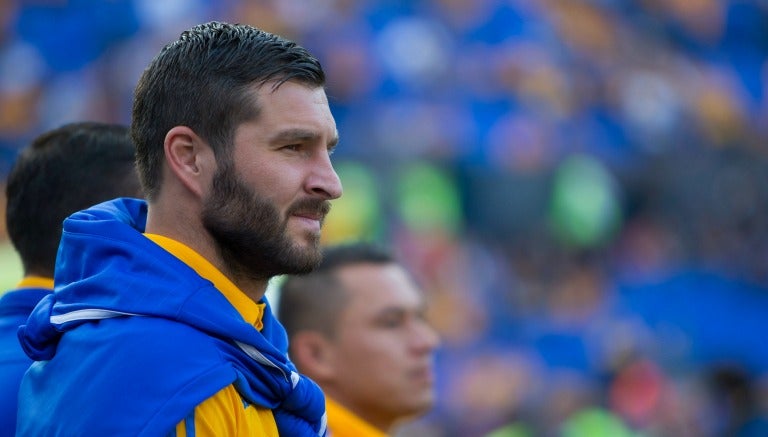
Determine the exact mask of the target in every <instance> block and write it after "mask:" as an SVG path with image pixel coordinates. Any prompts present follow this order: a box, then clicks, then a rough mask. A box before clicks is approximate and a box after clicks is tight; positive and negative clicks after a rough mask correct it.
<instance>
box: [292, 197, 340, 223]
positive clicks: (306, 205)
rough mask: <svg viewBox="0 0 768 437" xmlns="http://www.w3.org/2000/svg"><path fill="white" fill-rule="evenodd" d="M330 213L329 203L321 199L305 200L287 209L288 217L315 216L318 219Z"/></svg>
mask: <svg viewBox="0 0 768 437" xmlns="http://www.w3.org/2000/svg"><path fill="white" fill-rule="evenodd" d="M330 211H331V202H329V201H327V200H322V199H312V198H306V199H301V200H298V201H296V203H294V204H293V205H291V206H290V207H289V208H288V215H289V216H290V215H292V214H309V215H317V216H320V218H321V219H322V218H325V216H326V215H327V214H328V213H329V212H330Z"/></svg>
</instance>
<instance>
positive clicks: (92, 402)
mask: <svg viewBox="0 0 768 437" xmlns="http://www.w3.org/2000/svg"><path fill="white" fill-rule="evenodd" d="M324 83H325V73H324V72H323V70H322V67H321V66H320V63H319V62H318V61H317V59H316V58H314V57H313V56H312V55H311V54H310V53H309V52H308V51H307V50H305V49H304V48H302V47H300V46H298V45H296V44H295V43H293V42H291V41H288V40H286V39H284V38H282V37H280V36H277V35H274V34H271V33H267V32H264V31H262V30H260V29H256V28H254V27H251V26H247V25H233V24H228V23H221V22H209V23H205V24H201V25H198V26H195V27H193V28H191V29H189V30H186V31H184V32H183V33H182V34H181V36H180V37H179V39H178V40H176V41H173V42H172V43H170V44H168V45H166V46H165V47H164V48H163V49H162V50H161V52H160V53H159V54H158V55H157V56H156V57H155V58H154V60H153V61H152V62H151V63H150V65H149V66H148V67H147V69H146V70H145V71H144V73H143V75H142V77H141V79H140V80H139V83H138V85H137V87H136V93H135V99H134V105H133V118H132V124H131V135H132V138H133V140H134V144H135V145H136V162H137V170H138V173H139V177H140V179H141V184H142V188H143V191H144V194H145V195H146V198H147V202H144V201H139V200H134V199H118V200H116V201H113V202H108V203H104V204H101V205H98V206H97V207H94V208H91V209H89V210H86V211H82V212H80V213H78V214H75V215H73V216H71V217H70V218H68V219H67V220H66V221H65V222H64V235H63V237H62V242H61V246H60V250H59V257H58V261H57V266H56V287H57V291H56V293H55V295H53V296H49V297H46V298H45V299H44V300H43V301H41V303H40V304H39V305H38V306H37V307H36V309H35V311H34V312H33V314H32V316H30V318H29V320H28V322H27V324H26V325H25V326H23V327H22V328H21V330H20V334H19V337H20V340H21V342H22V346H23V347H24V348H25V351H26V352H27V353H28V354H30V356H33V357H34V358H35V359H36V360H37V362H35V363H34V364H33V365H32V366H31V367H30V369H29V370H28V371H27V373H26V374H25V375H24V378H23V380H22V383H21V387H20V389H19V413H18V417H17V418H18V421H17V428H16V431H17V434H18V435H30V436H39V435H52V434H55V435H79V434H81V433H82V432H83V431H84V430H87V432H88V434H89V435H151V436H164V435H174V434H175V435H177V436H192V435H221V436H225V435H226V436H229V435H249V436H277V435H284V436H297V437H301V436H313V437H314V436H323V435H325V429H326V427H325V402H324V398H323V393H322V392H321V390H320V388H319V387H318V386H317V385H316V384H315V383H314V382H312V381H311V380H309V379H308V378H306V377H304V376H303V375H299V374H298V373H297V372H296V371H295V367H294V366H293V364H292V363H291V362H290V361H289V360H288V358H287V356H286V353H287V344H286V335H285V332H284V331H283V328H282V326H280V324H279V323H277V322H276V321H275V320H274V317H273V315H272V313H271V310H270V307H269V305H268V302H267V300H266V299H264V293H265V291H266V288H267V284H268V282H269V279H270V278H271V277H272V276H274V275H279V274H289V273H302V272H307V271H309V270H311V269H312V268H314V267H315V266H316V265H317V264H318V263H319V261H320V256H321V251H320V229H321V224H322V221H323V219H324V217H325V215H326V214H327V212H328V210H329V208H330V203H329V200H331V199H335V198H337V197H339V196H341V193H342V188H341V182H340V181H339V178H338V176H337V175H336V172H335V170H334V169H333V165H332V164H331V160H330V155H331V152H332V151H333V148H334V147H335V146H336V144H337V142H338V132H337V131H336V123H335V120H334V118H333V116H332V115H331V112H330V108H329V106H328V99H327V97H326V94H325V90H324V87H323V86H324Z"/></svg>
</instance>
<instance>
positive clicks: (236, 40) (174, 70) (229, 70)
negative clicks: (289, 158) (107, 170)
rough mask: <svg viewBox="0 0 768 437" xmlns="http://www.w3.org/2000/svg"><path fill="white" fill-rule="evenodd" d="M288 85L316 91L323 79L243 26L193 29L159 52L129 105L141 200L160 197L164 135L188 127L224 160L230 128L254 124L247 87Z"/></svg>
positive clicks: (308, 59) (312, 63) (299, 53)
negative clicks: (295, 82)
mask: <svg viewBox="0 0 768 437" xmlns="http://www.w3.org/2000/svg"><path fill="white" fill-rule="evenodd" d="M289 80H291V81H297V82H299V83H302V84H305V85H307V86H312V87H323V86H324V85H325V73H324V72H323V69H322V67H321V65H320V62H319V61H318V60H317V59H316V58H315V57H313V56H312V55H311V54H310V53H309V52H308V51H307V50H306V49H304V48H303V47H300V46H299V45H297V44H296V43H294V42H292V41H289V40H287V39H285V38H282V37H280V36H278V35H274V34H271V33H268V32H265V31H263V30H260V29H257V28H254V27H251V26H248V25H244V24H228V23H221V22H216V21H213V22H209V23H205V24H200V25H197V26H195V27H193V28H192V29H189V30H186V31H184V32H183V33H182V34H181V36H180V37H179V39H178V40H177V41H174V42H172V43H170V44H168V45H167V46H165V47H164V48H163V49H162V50H161V51H160V53H159V54H158V55H157V56H156V57H155V59H154V60H152V62H151V63H150V64H149V66H148V67H147V69H146V70H145V71H144V74H143V75H142V76H141V79H140V80H139V83H138V85H137V87H136V92H135V96H134V104H133V123H132V126H131V135H132V136H133V141H134V142H135V143H136V152H137V153H136V163H137V167H138V171H139V177H140V179H141V183H142V186H143V188H144V193H145V195H146V197H147V199H149V200H152V199H154V198H155V196H156V195H157V193H158V191H159V189H160V184H161V182H162V181H161V174H162V172H161V168H162V167H161V163H162V162H163V159H164V153H163V142H164V140H165V135H166V134H167V132H168V131H169V130H170V129H171V128H173V127H174V126H187V127H189V128H190V129H192V130H193V131H195V133H196V134H197V135H199V136H200V137H201V138H203V139H204V140H205V141H207V142H208V143H209V145H210V146H211V148H212V149H213V152H214V154H215V156H216V158H217V159H218V158H219V157H224V158H225V159H226V158H227V157H228V156H229V153H230V152H231V149H232V147H231V143H232V139H233V136H234V131H235V129H236V128H237V126H238V125H240V124H242V123H243V122H245V121H249V120H254V119H256V117H257V116H258V113H259V108H258V102H256V100H255V97H254V93H253V91H254V89H253V88H252V87H253V86H256V87H260V86H262V85H264V84H265V83H267V82H274V88H277V87H279V86H280V85H281V84H283V83H284V82H286V81H289Z"/></svg>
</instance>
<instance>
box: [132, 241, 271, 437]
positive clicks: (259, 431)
mask: <svg viewBox="0 0 768 437" xmlns="http://www.w3.org/2000/svg"><path fill="white" fill-rule="evenodd" d="M145 235H146V236H147V238H149V239H150V240H152V241H154V242H155V243H157V245H159V246H160V247H162V248H163V249H165V250H167V251H168V252H170V253H172V254H173V255H174V256H175V257H176V258H178V259H180V260H181V261H182V262H184V264H186V265H188V266H190V267H192V269H194V270H195V272H197V274H198V275H200V276H201V277H203V278H205V279H207V280H209V281H211V283H213V286H214V287H216V288H217V289H218V290H219V291H220V292H221V293H222V294H223V295H224V297H226V298H227V300H228V301H229V303H230V304H232V306H233V307H235V309H236V310H237V311H238V312H239V313H240V316H241V317H242V318H243V320H245V321H247V322H248V323H250V324H251V325H253V326H254V327H255V328H256V329H258V330H259V331H260V330H261V329H262V328H263V324H262V316H263V315H264V308H265V307H266V305H265V304H263V303H259V304H257V303H256V302H254V301H252V300H251V299H250V298H249V297H248V296H246V295H245V293H243V292H242V291H241V290H240V289H239V288H237V286H236V285H235V284H233V283H232V281H230V280H229V279H228V278H227V277H226V276H224V275H223V274H222V273H221V272H220V271H219V270H218V269H216V267H214V266H213V264H211V263H210V262H208V260H206V259H205V258H203V257H202V256H200V255H199V254H198V253H197V252H195V251H194V250H192V249H190V248H189V247H187V246H185V245H184V244H182V243H179V242H178V241H175V240H172V239H170V238H167V237H163V236H161V235H153V234H145ZM175 434H176V436H177V437H192V436H223V435H231V436H235V435H249V436H250V435H255V436H269V437H271V436H275V437H276V436H277V435H278V433H277V425H275V418H274V416H273V415H272V410H270V409H267V408H263V407H259V406H256V405H253V404H250V403H248V402H247V401H245V400H243V398H242V396H240V394H239V393H238V392H237V389H236V388H235V386H233V385H229V386H227V387H226V388H224V389H223V390H221V391H219V392H218V393H216V394H215V395H213V396H212V397H211V398H209V399H208V400H206V401H204V402H203V403H202V404H200V405H198V406H197V407H195V410H194V412H193V413H192V414H191V415H189V416H188V417H187V418H185V419H184V420H183V421H181V422H179V424H178V425H177V426H176V431H175Z"/></svg>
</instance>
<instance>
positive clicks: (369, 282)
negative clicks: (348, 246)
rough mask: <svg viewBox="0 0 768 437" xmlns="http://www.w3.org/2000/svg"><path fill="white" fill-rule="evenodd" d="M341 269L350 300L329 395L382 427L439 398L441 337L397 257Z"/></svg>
mask: <svg viewBox="0 0 768 437" xmlns="http://www.w3.org/2000/svg"><path fill="white" fill-rule="evenodd" d="M337 275H338V277H339V279H340V280H341V282H342V284H343V288H344V290H346V296H347V298H348V299H349V302H348V303H347V304H346V306H345V307H344V309H343V310H342V312H341V314H340V316H339V317H338V319H337V321H336V335H335V336H334V338H332V339H330V344H331V346H330V348H331V353H330V354H329V355H330V356H332V357H333V358H332V361H333V364H332V366H333V367H334V371H335V374H334V377H333V378H332V379H333V381H331V382H330V385H331V386H332V387H333V390H332V391H330V392H328V393H329V395H330V396H331V397H333V398H334V399H335V400H336V401H337V402H339V403H340V404H342V405H344V406H345V407H346V408H348V409H350V410H351V411H353V412H354V413H356V414H358V415H359V416H360V417H362V418H363V419H365V420H367V421H369V422H370V423H372V424H374V425H379V426H384V427H386V426H391V424H392V423H393V422H394V421H396V420H399V419H402V418H406V417H410V416H414V415H418V414H421V413H424V412H426V411H427V410H428V409H429V408H430V407H431V406H432V404H433V402H434V375H433V354H434V350H435V348H436V347H437V345H438V337H437V334H436V333H435V331H434V330H433V329H432V327H431V326H430V325H429V324H428V323H427V321H426V320H425V319H424V315H425V314H424V313H425V308H424V300H423V296H422V294H421V292H420V291H419V290H418V289H417V287H416V285H415V284H414V283H413V281H412V279H411V278H410V277H409V276H408V274H407V273H406V272H405V270H404V269H403V268H402V267H400V266H398V265H397V264H358V265H351V266H347V267H343V268H342V269H340V270H339V271H338V273H337ZM387 424H389V425H387Z"/></svg>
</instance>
